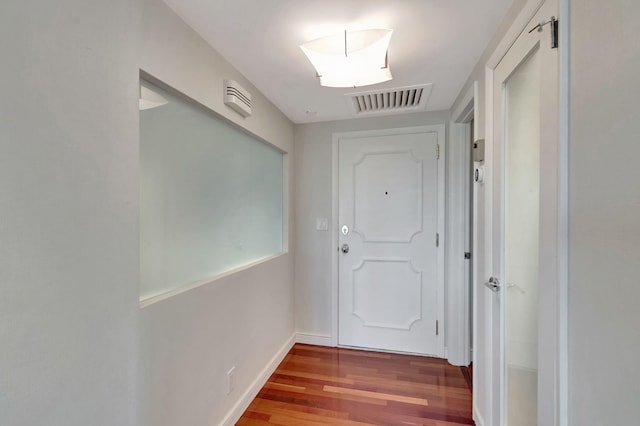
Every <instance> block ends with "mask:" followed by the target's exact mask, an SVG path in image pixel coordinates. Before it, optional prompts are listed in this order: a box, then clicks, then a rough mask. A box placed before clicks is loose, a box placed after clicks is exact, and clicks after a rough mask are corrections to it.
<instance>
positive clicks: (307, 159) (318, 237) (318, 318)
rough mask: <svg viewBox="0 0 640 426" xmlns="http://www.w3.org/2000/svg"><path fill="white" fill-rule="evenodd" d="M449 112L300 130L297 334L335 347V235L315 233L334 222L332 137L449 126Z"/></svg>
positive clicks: (334, 123) (297, 151)
mask: <svg viewBox="0 0 640 426" xmlns="http://www.w3.org/2000/svg"><path fill="white" fill-rule="evenodd" d="M448 121H449V114H448V112H446V111H437V112H429V113H426V112H425V113H413V114H404V115H396V116H380V117H375V118H364V119H357V120H344V121H331V122H324V123H314V124H299V125H296V126H295V144H296V148H295V164H296V171H297V172H296V180H295V194H296V198H295V211H296V264H295V283H296V284H295V306H296V331H297V332H299V333H302V334H306V335H309V336H307V337H308V338H310V339H311V340H313V339H316V338H317V337H320V340H317V342H318V343H326V344H330V337H332V329H331V327H332V318H331V286H332V276H331V273H332V272H331V259H332V256H334V254H335V248H334V247H332V246H331V231H316V218H319V217H323V218H328V219H329V230H334V229H335V226H336V224H333V223H331V213H332V212H331V200H332V193H331V191H332V186H331V185H332V153H331V149H332V135H333V134H334V133H340V132H350V131H361V130H374V129H388V128H399V127H411V126H419V125H429V124H446V123H448Z"/></svg>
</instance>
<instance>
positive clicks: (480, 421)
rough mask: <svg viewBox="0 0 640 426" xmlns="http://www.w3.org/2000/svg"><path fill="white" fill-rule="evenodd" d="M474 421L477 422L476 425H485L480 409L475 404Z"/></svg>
mask: <svg viewBox="0 0 640 426" xmlns="http://www.w3.org/2000/svg"><path fill="white" fill-rule="evenodd" d="M473 421H474V422H476V426H484V419H483V418H482V416H481V415H480V414H479V413H478V410H477V409H476V407H475V406H474V407H473Z"/></svg>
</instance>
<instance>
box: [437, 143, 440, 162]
mask: <svg viewBox="0 0 640 426" xmlns="http://www.w3.org/2000/svg"><path fill="white" fill-rule="evenodd" d="M439 159H440V144H437V145H436V160H439Z"/></svg>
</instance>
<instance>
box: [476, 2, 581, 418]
mask: <svg viewBox="0 0 640 426" xmlns="http://www.w3.org/2000/svg"><path fill="white" fill-rule="evenodd" d="M544 1H545V0H529V1H528V2H527V3H526V4H525V5H524V7H523V8H522V10H521V11H520V13H519V14H518V16H517V17H516V19H515V20H514V22H513V24H512V25H511V27H510V28H509V30H507V33H506V34H505V36H504V37H503V38H502V40H501V41H500V43H499V44H498V46H497V47H496V49H495V50H494V52H493V54H492V55H491V56H490V57H489V60H488V61H487V63H486V66H485V90H484V92H485V106H484V107H485V135H484V136H485V164H486V165H485V182H487V184H485V199H486V200H488V202H486V203H485V222H484V223H483V224H482V226H483V227H484V229H485V236H490V235H493V229H492V227H493V225H492V220H493V211H492V204H493V203H492V202H491V200H493V190H492V186H493V185H492V182H493V172H492V170H493V164H492V163H493V161H492V159H493V142H494V129H493V125H494V124H493V123H494V114H493V106H494V99H493V91H494V84H493V81H494V72H495V69H496V67H497V66H498V64H499V63H500V61H501V60H502V58H503V57H504V55H505V54H506V53H507V51H508V50H509V48H510V47H511V46H512V45H513V43H514V42H515V41H516V39H517V38H518V36H519V35H520V34H521V33H522V31H523V30H525V28H526V26H527V25H528V23H529V21H530V20H531V19H532V18H533V17H534V16H535V14H536V12H537V11H538V9H539V8H540V7H541V6H542V4H543V3H544ZM569 3H570V0H559V12H560V13H559V15H560V16H559V17H558V21H559V46H560V49H561V50H560V52H559V54H560V56H559V66H560V69H559V74H560V81H559V98H560V99H559V101H560V112H559V114H560V117H559V119H560V121H559V122H560V125H559V127H560V131H559V133H560V134H559V147H558V148H559V161H558V179H559V188H558V197H559V199H558V206H559V211H558V220H557V225H558V258H557V264H558V280H557V282H558V295H557V296H558V302H557V310H558V311H557V315H556V324H555V326H556V330H557V335H558V342H557V354H556V367H557V372H556V377H555V391H556V400H555V410H554V411H555V413H554V416H553V417H554V419H553V424H554V425H557V426H567V425H568V413H567V407H568V391H567V377H568V366H567V362H568V361H567V360H568V353H567V352H568V348H567V333H568V320H567V318H568V300H567V298H568V272H567V270H568V235H569V233H568V231H569V220H568V203H569V201H568V200H569V194H568V170H569V158H568V152H569V149H568V145H569V134H568V128H569V126H568V117H569V114H568V108H569V93H568V90H569V89H568V87H569V31H568V30H569ZM483 250H484V253H485V259H484V260H485V262H484V270H485V275H487V276H483V277H478V279H480V280H482V281H483V282H484V281H487V280H488V279H489V275H488V274H490V272H491V271H492V269H493V258H492V257H493V256H492V252H493V247H492V241H491V238H485V244H484V247H483ZM487 291H489V290H487ZM479 308H481V307H479ZM484 318H485V316H484V313H483V312H480V311H478V312H475V313H474V322H475V321H479V320H481V319H484ZM490 358H491V357H490ZM476 368H488V370H489V371H488V373H489V374H488V377H493V375H495V374H499V372H495V371H491V366H486V365H483V366H480V365H478V366H474V370H476ZM496 398H498V403H497V404H496V403H495V399H496ZM499 400H500V395H493V393H492V395H490V397H489V406H488V407H478V410H479V412H478V413H476V412H475V409H474V416H477V415H478V414H479V415H480V419H482V420H481V421H482V423H484V422H485V421H486V422H487V423H486V425H485V426H488V425H492V424H493V422H492V420H493V415H494V413H493V412H492V410H495V409H496V407H498V409H500V401H499ZM474 408H475V407H474ZM479 426H480V425H479Z"/></svg>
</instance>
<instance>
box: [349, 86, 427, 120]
mask: <svg viewBox="0 0 640 426" xmlns="http://www.w3.org/2000/svg"><path fill="white" fill-rule="evenodd" d="M430 94H431V84H424V85H419V86H410V87H399V88H395V89H388V90H382V91H375V92H359V93H347V94H346V95H345V96H348V97H349V100H350V104H351V107H352V108H353V110H354V112H355V113H356V114H357V115H363V114H398V113H401V112H414V111H418V110H425V109H426V108H427V101H428V99H429V95H430Z"/></svg>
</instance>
